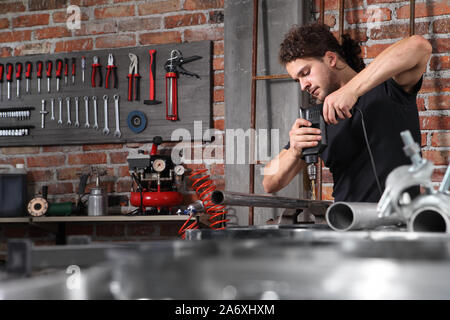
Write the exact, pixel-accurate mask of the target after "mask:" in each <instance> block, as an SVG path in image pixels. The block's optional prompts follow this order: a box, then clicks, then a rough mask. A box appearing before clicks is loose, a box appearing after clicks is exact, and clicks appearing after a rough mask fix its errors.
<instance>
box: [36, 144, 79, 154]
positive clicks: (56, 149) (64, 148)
mask: <svg viewBox="0 0 450 320" xmlns="http://www.w3.org/2000/svg"><path fill="white" fill-rule="evenodd" d="M81 150H82V149H81V146H70V145H66V146H43V147H42V151H43V152H64V153H69V152H80V151H81Z"/></svg>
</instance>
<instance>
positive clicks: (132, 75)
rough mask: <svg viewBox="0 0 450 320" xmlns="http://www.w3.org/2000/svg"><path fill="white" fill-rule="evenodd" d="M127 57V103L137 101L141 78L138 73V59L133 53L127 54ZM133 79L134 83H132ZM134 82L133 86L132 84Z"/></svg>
mask: <svg viewBox="0 0 450 320" xmlns="http://www.w3.org/2000/svg"><path fill="white" fill-rule="evenodd" d="M128 57H129V58H130V60H131V63H130V68H129V71H128V76H127V78H128V101H133V100H139V79H140V78H141V76H140V75H139V72H138V57H137V56H136V55H135V54H134V53H129V54H128ZM133 79H134V81H133ZM133 82H134V84H133ZM133 87H134V99H133Z"/></svg>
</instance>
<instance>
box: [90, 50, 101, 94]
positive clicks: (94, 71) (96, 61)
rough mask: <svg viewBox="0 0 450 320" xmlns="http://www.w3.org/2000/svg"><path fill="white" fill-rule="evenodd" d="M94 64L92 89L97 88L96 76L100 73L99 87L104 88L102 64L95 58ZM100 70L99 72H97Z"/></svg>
mask: <svg viewBox="0 0 450 320" xmlns="http://www.w3.org/2000/svg"><path fill="white" fill-rule="evenodd" d="M92 61H93V63H92V77H91V80H92V87H95V74H96V73H98V76H99V81H98V86H99V87H101V86H102V72H101V70H100V67H101V65H100V63H99V62H98V57H97V56H94V58H93V59H92ZM97 69H98V72H97Z"/></svg>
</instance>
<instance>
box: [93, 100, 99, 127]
mask: <svg viewBox="0 0 450 320" xmlns="http://www.w3.org/2000/svg"><path fill="white" fill-rule="evenodd" d="M92 100H93V101H94V126H93V128H94V129H95V130H98V121H97V97H96V96H93V97H92Z"/></svg>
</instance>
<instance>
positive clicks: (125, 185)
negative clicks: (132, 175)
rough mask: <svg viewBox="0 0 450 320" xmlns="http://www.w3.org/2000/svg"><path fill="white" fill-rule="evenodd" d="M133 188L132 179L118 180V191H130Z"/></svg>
mask: <svg viewBox="0 0 450 320" xmlns="http://www.w3.org/2000/svg"><path fill="white" fill-rule="evenodd" d="M130 190H131V179H130V180H121V181H118V182H117V188H116V192H130Z"/></svg>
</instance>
